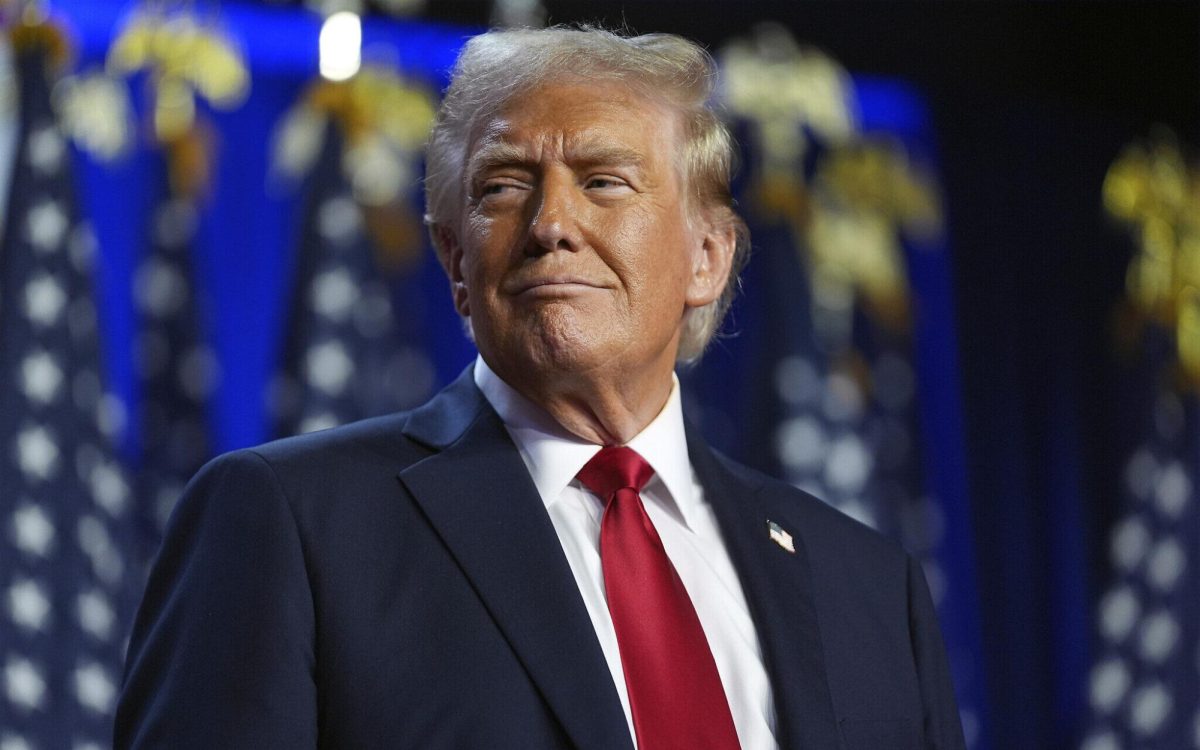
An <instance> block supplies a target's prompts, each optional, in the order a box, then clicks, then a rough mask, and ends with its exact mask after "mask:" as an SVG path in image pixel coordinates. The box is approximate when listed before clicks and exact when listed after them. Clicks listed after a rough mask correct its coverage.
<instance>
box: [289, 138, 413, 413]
mask: <svg viewBox="0 0 1200 750" xmlns="http://www.w3.org/2000/svg"><path fill="white" fill-rule="evenodd" d="M342 157H343V139H342V138H341V135H340V133H339V130H338V128H337V127H336V125H335V124H334V123H333V122H332V121H331V122H329V123H327V124H326V127H325V129H324V138H323V143H322V146H321V151H320V155H319V156H318V158H317V160H316V164H315V166H314V167H313V169H312V171H311V172H310V173H309V175H308V178H307V186H308V187H307V190H308V195H307V206H306V210H305V213H304V227H303V230H302V233H301V239H300V249H299V253H298V255H297V270H296V273H295V276H294V278H295V282H294V287H293V293H292V307H291V313H290V324H289V329H288V333H287V344H286V349H285V355H284V358H283V366H282V368H281V370H280V371H279V373H277V375H276V377H275V379H274V382H273V383H272V388H271V394H270V401H271V410H272V412H273V413H274V415H275V420H276V422H275V424H276V428H275V432H276V434H277V435H280V436H286V435H294V434H297V433H301V432H311V431H313V430H319V429H323V428H326V427H333V426H335V425H338V424H343V423H345V422H349V421H352V420H354V419H361V418H363V417H368V416H374V415H378V414H384V413H387V412H390V411H395V410H397V409H402V408H408V407H412V406H415V405H417V404H419V403H421V402H422V401H424V400H425V398H427V397H428V395H429V393H430V392H431V390H432V388H433V385H434V380H435V375H434V369H433V364H432V363H431V362H430V359H429V357H428V355H427V354H426V352H425V351H424V350H423V348H422V347H420V346H418V345H416V344H414V343H407V342H406V337H405V336H404V335H402V330H403V327H402V324H403V323H404V322H405V321H403V320H401V319H400V316H399V315H398V314H397V311H396V306H395V300H394V298H393V296H392V289H391V286H390V285H389V284H388V283H387V281H386V279H385V277H384V276H383V275H382V274H381V272H380V270H379V266H378V264H377V263H376V260H375V250H374V247H373V245H372V241H371V238H370V234H369V233H368V232H367V230H366V219H365V214H364V211H363V208H362V207H361V206H360V205H359V204H358V203H357V202H356V200H355V198H354V195H353V193H352V190H351V187H350V185H349V182H348V180H347V179H346V177H345V174H344V170H343V166H342V165H343V161H342ZM409 322H411V321H409ZM410 338H413V339H415V337H410Z"/></svg>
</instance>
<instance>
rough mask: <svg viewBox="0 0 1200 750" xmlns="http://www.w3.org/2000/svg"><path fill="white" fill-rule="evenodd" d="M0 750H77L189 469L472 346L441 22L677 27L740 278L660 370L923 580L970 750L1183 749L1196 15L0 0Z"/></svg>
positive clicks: (1198, 91) (1077, 9)
mask: <svg viewBox="0 0 1200 750" xmlns="http://www.w3.org/2000/svg"><path fill="white" fill-rule="evenodd" d="M0 9H2V10H0V13H2V17H3V22H4V34H3V37H4V41H3V47H2V49H3V53H2V55H0V59H2V62H0V203H2V204H3V205H4V206H5V210H4V212H3V214H2V216H0V220H2V222H3V234H2V237H3V239H2V244H0V750H23V749H25V748H80V749H82V748H96V747H105V746H107V745H108V744H109V739H108V726H109V723H110V721H111V714H112V710H113V707H114V704H115V700H116V695H117V691H118V686H119V683H120V674H121V659H122V655H123V652H124V648H125V644H126V639H127V631H128V628H129V626H130V622H131V619H132V613H133V609H134V607H135V606H136V603H137V601H138V598H139V596H140V590H141V586H142V584H143V580H144V575H145V571H146V568H147V566H148V565H149V563H150V561H151V560H152V558H153V555H154V551H155V549H156V547H157V543H158V539H159V535H160V533H161V528H162V524H163V523H164V522H165V519H166V518H167V516H168V515H169V513H170V511H171V508H172V506H173V504H174V501H175V499H176V498H177V497H178V494H179V492H180V490H181V488H182V486H183V484H184V483H185V482H186V481H187V479H188V477H190V476H191V474H192V473H193V472H194V471H195V470H196V469H197V468H198V467H199V466H200V465H201V464H202V463H203V462H204V461H205V460H206V459H208V458H210V457H212V456H213V455H215V454H216V453H218V452H222V451H225V450H229V449H233V448H237V447H242V446H247V445H251V444H254V443H258V442H261V441H264V440H267V439H271V438H273V437H277V436H283V435H289V434H294V433H297V432H303V431H308V430H312V429H320V428H322V427H327V426H331V425H334V424H338V423H342V422H346V421H349V420H352V419H356V418H359V417H363V416H367V415H370V414H376V413H381V412H386V411H391V410H395V409H400V408H406V407H409V406H412V405H415V404H418V403H420V402H422V401H423V400H424V399H426V398H427V397H428V396H429V395H430V394H432V393H433V392H434V391H435V390H436V389H437V388H439V387H440V386H441V385H443V384H445V383H446V382H448V381H449V380H451V379H452V378H454V377H455V376H456V375H457V374H458V372H460V371H461V369H462V368H463V367H465V366H466V365H467V364H468V363H469V362H470V361H471V358H472V357H473V349H472V347H471V345H470V344H469V343H468V342H467V341H466V340H465V339H464V338H463V336H462V334H461V330H460V326H459V322H458V320H457V318H456V316H455V314H454V311H453V308H452V306H451V305H450V300H449V295H448V294H447V291H448V288H447V285H446V282H445V281H444V279H443V277H442V275H441V271H440V269H439V268H438V267H437V264H436V261H435V259H434V258H433V255H432V252H431V250H430V248H429V246H428V244H427V241H426V238H425V235H424V231H423V228H422V224H421V213H422V201H421V195H420V182H419V181H420V176H421V170H422V162H421V153H420V150H421V145H422V143H423V140H424V138H425V135H426V133H427V131H428V128H429V125H430V122H431V118H432V117H433V113H434V111H435V109H436V106H437V101H438V96H439V93H440V91H441V90H442V88H443V87H444V85H445V83H446V81H447V71H448V69H449V67H450V65H451V64H452V62H453V60H454V57H455V54H456V51H457V49H458V48H459V46H460V45H461V44H462V42H463V41H464V39H466V38H467V37H468V36H470V35H471V34H473V33H477V32H478V31H480V30H482V29H484V28H486V27H487V26H489V25H533V26H537V25H542V24H545V23H574V22H596V23H601V24H604V25H608V26H618V27H623V28H627V29H629V30H631V31H636V32H639V33H645V32H658V31H661V32H672V33H678V34H683V35H685V36H689V37H691V38H693V39H696V40H698V41H700V42H702V43H704V44H705V45H706V46H707V47H708V48H709V49H710V51H711V52H712V53H713V55H714V56H715V57H716V59H717V61H718V64H719V67H720V71H721V75H720V82H719V87H718V96H717V99H718V102H719V104H720V106H721V107H722V111H723V112H724V115H725V116H726V117H727V119H728V122H729V124H730V127H731V128H732V129H733V130H734V132H735V133H736V134H737V136H738V139H739V142H740V144H741V150H742V164H741V168H740V170H739V173H738V176H737V179H736V193H737V196H738V201H739V206H740V209H741V210H742V212H743V214H744V215H745V216H746V218H747V220H748V221H749V223H750V225H751V228H752V231H753V235H754V253H753V256H752V259H751V263H750V266H749V267H748V269H747V270H746V272H745V274H744V276H743V282H742V293H741V296H740V299H739V300H738V302H737V303H736V305H735V307H734V310H733V313H732V315H731V318H730V320H729V321H728V323H727V325H726V327H725V335H724V336H723V337H722V338H721V339H719V340H718V341H717V342H716V343H715V345H714V346H713V347H712V349H711V350H710V352H709V353H708V354H707V355H706V357H705V358H704V360H703V361H702V362H701V363H700V364H699V365H697V366H694V367H691V368H688V369H686V370H683V371H682V372H681V378H682V379H683V381H684V383H685V393H686V403H687V407H686V408H687V409H688V412H689V414H690V415H691V418H692V419H693V420H695V421H696V422H698V423H699V425H700V426H701V428H702V429H703V430H704V431H705V432H706V433H707V434H708V435H709V437H710V439H711V440H712V441H713V442H714V444H716V445H717V446H719V447H720V448H721V449H723V450H724V451H726V452H727V453H729V454H731V455H733V456H734V457H736V458H738V459H740V460H742V461H744V462H747V463H749V464H752V465H754V466H757V467H759V468H761V469H763V470H765V471H768V472H770V473H772V474H775V475H777V476H780V477H782V478H784V479H786V480H788V481H791V482H793V483H795V484H797V485H798V486H801V487H804V488H806V489H810V490H811V491H813V492H814V493H816V494H817V495H819V496H820V497H822V498H824V499H826V500H827V501H828V502H830V503H831V504H833V505H835V506H836V507H838V508H840V509H841V510H843V511H844V512H846V513H848V514H850V515H853V516H854V517H856V518H859V519H860V520H862V521H864V522H866V523H869V524H871V525H873V526H875V527H876V528H878V529H880V530H881V531H883V532H884V533H886V534H889V535H891V536H893V537H894V538H896V539H898V540H899V541H900V542H902V543H903V544H904V545H905V546H906V547H907V548H908V549H909V550H910V551H911V552H913V553H914V554H916V555H918V556H919V557H920V558H921V559H922V561H923V562H924V564H925V569H926V574H927V577H928V579H929V581H930V585H931V588H932V589H933V593H934V596H935V599H936V601H937V603H938V608H939V613H940V615H941V619H942V625H943V630H944V633H945V636H946V641H947V646H948V649H949V653H950V656H951V661H952V667H953V670H954V677H955V682H956V687H957V691H958V698H959V705H960V707H961V710H962V717H963V724H964V728H965V730H966V734H967V738H968V744H969V746H970V747H971V748H975V749H976V750H981V749H984V748H993V749H995V750H1004V749H1007V748H1014V749H1023V748H1081V750H1115V749H1117V748H1161V749H1163V750H1166V749H1168V748H1169V749H1170V750H1182V749H1183V748H1200V497H1198V495H1200V491H1198V490H1197V485H1198V484H1200V413H1198V406H1200V404H1198V399H1197V393H1198V392H1200V390H1198V389H1200V162H1198V161H1197V152H1196V150H1195V149H1196V148H1197V147H1198V146H1200V5H1198V4H1196V3H1193V2H1179V3H1153V2H1128V3H1113V2H1108V3H1104V2H1048V1H1047V2H1037V3H992V2H984V3H975V2H971V3H951V2H886V3H885V2H858V1H856V0H844V1H842V2H819V1H815V0H809V1H806V2H795V1H794V0H793V1H789V2H783V1H780V2H768V1H767V0H741V1H740V2H729V1H727V0H726V1H721V0H656V1H651V0H624V1H623V2H622V1H618V0H612V1H611V2H609V1H603V0H592V1H591V2H569V1H565V0H564V1H562V2H553V1H551V0H542V1H541V2H539V1H538V0H479V1H477V2H476V1H474V0H464V1H461V2H457V1H454V2H452V1H450V0H441V1H439V0H370V1H365V0H312V1H311V2H298V1H297V2H286V1H283V0H281V1H279V2H268V1H267V0H262V1H261V2H255V1H253V0H224V1H223V2H217V1H216V0H209V1H207V2H201V1H200V0H195V1H193V2H177V1H174V0H159V1H158V2H149V1H147V2H131V1H130V0H40V1H38V2H17V1H16V0H5V2H2V3H0Z"/></svg>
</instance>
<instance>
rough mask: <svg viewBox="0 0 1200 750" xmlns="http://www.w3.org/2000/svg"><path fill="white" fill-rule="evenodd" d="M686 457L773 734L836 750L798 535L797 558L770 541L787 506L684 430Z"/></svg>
mask: <svg viewBox="0 0 1200 750" xmlns="http://www.w3.org/2000/svg"><path fill="white" fill-rule="evenodd" d="M688 454H689V457H690V458H691V462H692V466H693V468H694V469H695V471H696V474H697V476H698V477H699V479H700V482H701V484H702V485H703V487H704V492H705V498H706V499H707V500H708V502H709V503H710V505H711V506H712V509H713V512H714V514H715V515H716V517H717V521H718V523H720V525H721V531H722V533H723V535H724V539H725V543H726V545H727V547H728V549H729V556H730V558H731V559H732V560H733V564H734V567H735V568H736V569H737V571H738V574H739V577H740V579H741V582H742V587H743V588H744V589H745V593H746V600H747V603H748V604H749V606H750V613H751V616H752V617H753V618H754V622H755V625H756V626H757V628H758V635H759V639H760V641H761V644H762V650H763V660H764V662H765V663H766V667H767V673H768V674H769V675H770V678H771V686H772V689H773V691H774V694H775V707H776V715H777V719H776V735H777V738H778V740H779V744H780V747H782V748H785V750H827V749H828V748H834V747H838V746H839V744H840V743H839V739H838V728H837V721H836V719H835V718H834V712H833V702H832V699H831V697H830V693H829V684H828V681H827V679H826V674H825V657H824V651H823V647H822V645H821V632H820V627H819V624H818V622H817V612H816V608H815V602H814V599H813V585H812V571H811V569H810V567H809V563H808V557H807V553H806V550H805V548H804V545H803V542H802V539H801V535H800V534H798V533H796V532H797V531H798V530H797V529H796V528H794V527H792V528H790V529H789V530H790V531H791V533H792V540H793V543H794V546H795V549H796V551H795V553H794V554H793V553H790V552H788V551H786V550H784V549H783V547H781V546H779V545H778V544H776V543H774V542H772V541H771V539H770V537H769V535H768V526H767V524H768V522H769V521H775V522H776V523H779V524H781V525H782V526H784V528H785V529H788V527H789V523H788V522H787V521H786V518H787V515H785V512H786V509H785V508H783V507H773V503H771V501H770V500H768V499H766V498H765V494H766V493H761V492H759V489H760V488H761V482H759V483H757V484H754V483H750V482H747V481H745V480H743V479H741V478H739V477H737V476H735V475H734V474H733V473H732V472H731V471H730V470H729V469H728V468H727V467H726V466H725V465H724V464H722V463H721V462H720V460H719V459H717V457H716V456H715V455H714V454H713V453H712V451H711V450H710V449H709V447H708V446H707V444H706V443H705V442H704V440H703V439H702V438H701V437H700V436H699V435H698V434H697V433H696V431H695V429H694V428H692V427H691V425H689V426H688Z"/></svg>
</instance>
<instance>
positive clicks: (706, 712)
mask: <svg viewBox="0 0 1200 750" xmlns="http://www.w3.org/2000/svg"><path fill="white" fill-rule="evenodd" d="M653 475H654V470H653V469H651V468H650V464H648V463H646V460H645V459H644V458H642V457H641V456H640V455H638V454H637V452H636V451H634V450H632V449H630V448H626V447H624V446H608V447H605V448H603V449H601V450H600V452H599V453H597V454H596V455H595V456H594V457H593V458H592V460H591V461H588V463H587V465H586V466H584V467H583V469H582V470H581V471H580V472H579V480H580V481H581V482H583V484H584V486H586V487H587V488H588V489H590V490H591V491H592V492H595V493H596V494H597V495H599V496H600V498H601V499H602V500H603V501H604V503H605V508H604V519H603V521H601V523H600V564H601V567H602V568H603V570H604V589H605V593H606V594H607V597H608V611H609V612H610V613H612V619H613V627H614V628H615V629H616V632H617V645H618V646H619V648H620V651H621V666H622V667H623V669H624V671H625V686H626V688H627V689H628V690H629V708H630V710H631V711H632V713H633V729H634V733H635V734H636V735H637V743H638V748H639V750H668V749H669V748H680V749H683V748H686V749H687V750H731V749H736V748H737V747H738V739H737V732H736V731H735V730H734V726H733V716H732V715H731V714H730V713H729V703H728V702H727V701H726V699H725V690H724V688H722V687H721V677H720V675H719V674H718V673H717V664H716V662H715V661H713V656H712V651H710V650H709V648H708V640H707V639H706V638H705V637H704V630H703V629H702V628H701V627H700V620H699V618H697V617H696V610H695V608H694V607H693V606H692V600H691V599H690V598H688V594H687V590H686V589H684V587H683V582H682V581H681V580H679V574H678V573H676V572H675V567H674V566H673V565H671V560H670V559H669V558H668V557H667V553H666V551H665V550H664V549H663V545H662V540H661V539H660V538H659V536H658V532H657V531H655V529H654V524H653V523H651V522H650V517H649V516H647V515H646V509H645V507H644V506H643V505H642V498H641V497H640V496H639V495H638V493H639V492H641V490H642V488H643V487H645V486H646V483H647V482H649V481H650V477H652V476H653Z"/></svg>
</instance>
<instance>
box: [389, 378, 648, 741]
mask: <svg viewBox="0 0 1200 750" xmlns="http://www.w3.org/2000/svg"><path fill="white" fill-rule="evenodd" d="M405 432H406V433H407V434H409V435H410V437H413V438H414V439H416V440H418V441H421V442H424V443H425V444H427V445H429V446H430V447H432V448H434V449H440V450H438V452H435V453H434V454H433V455H431V456H430V457H429V458H427V459H425V460H423V461H420V462H418V463H416V464H413V465H412V466H409V467H408V468H406V469H404V470H403V471H402V472H401V473H400V479H401V481H402V482H403V483H404V486H405V487H407V488H408V490H409V492H411V493H412V495H413V497H414V498H415V499H416V501H417V503H418V504H419V505H420V506H421V508H422V510H423V511H424V512H425V514H426V516H427V517H428V518H429V521H430V523H431V524H432V525H433V527H434V528H435V529H436V530H437V532H438V534H439V535H440V536H441V538H442V540H443V542H445V544H446V546H447V548H449V550H450V552H451V554H452V555H453V556H454V558H455V559H456V560H457V562H458V564H459V566H460V567H461V568H462V570H463V573H464V574H465V575H466V576H467V578H468V579H469V580H470V581H471V584H472V585H473V587H474V588H475V590H476V592H477V593H478V594H479V598H480V599H481V600H482V601H483V603H484V605H485V606H486V607H487V609H488V611H489V612H490V613H491V616H492V618H493V619H494V620H495V622H496V624H497V625H498V626H499V628H500V630H501V632H502V633H503V634H504V636H505V638H507V640H508V642H509V644H510V645H511V646H512V648H513V651H514V652H516V654H517V657H518V658H519V659H520V660H521V662H522V664H524V666H525V668H526V670H527V671H528V673H529V675H530V677H531V678H532V679H533V681H534V683H535V684H536V685H537V686H538V688H539V690H540V691H541V693H542V695H543V697H544V698H545V700H546V702H547V704H549V706H550V708H551V709H552V710H553V711H554V713H555V714H556V715H557V716H558V718H559V720H560V722H561V723H562V725H563V727H564V728H565V729H566V731H567V734H568V735H569V736H570V737H571V739H572V740H573V741H574V743H575V745H577V746H578V747H580V748H621V747H623V748H629V750H632V743H631V742H630V738H629V729H628V724H627V723H626V721H625V715H624V712H623V711H622V709H621V704H620V699H619V698H618V696H617V692H616V689H615V688H614V686H613V683H612V676H611V673H610V672H609V670H608V666H607V663H606V662H605V660H604V654H603V652H602V651H601V649H600V644H599V642H598V641H597V640H596V634H595V630H594V629H593V627H592V622H591V619H590V618H589V617H588V614H587V610H586V608H585V607H584V604H583V600H582V598H581V597H580V594H579V588H578V586H577V585H576V583H575V579H574V577H573V575H572V573H571V569H570V566H569V565H568V563H567V559H566V557H565V555H564V554H563V552H562V546H561V544H560V543H559V541H558V535H557V533H556V532H555V530H554V526H553V524H552V523H551V522H550V517H549V516H548V515H547V514H546V509H545V506H544V505H543V504H542V501H541V498H540V497H539V496H538V492H537V489H536V488H535V487H534V485H533V481H532V480H531V479H530V477H529V473H528V471H527V470H526V468H525V464H524V463H523V462H522V461H521V457H520V455H519V454H518V452H517V450H516V447H515V446H514V445H513V444H512V441H511V438H510V437H509V435H508V433H507V431H506V430H505V429H504V425H503V423H502V422H501V421H500V418H499V417H498V416H497V415H496V413H495V412H494V411H493V410H492V408H491V406H490V405H488V404H487V402H486V400H485V399H484V398H483V396H482V394H480V393H479V391H478V389H477V388H476V387H475V384H474V382H473V381H472V380H471V374H470V370H469V369H468V371H467V372H466V373H465V374H464V375H463V376H461V377H460V378H459V379H458V380H457V381H456V382H455V383H454V384H453V385H451V386H450V388H448V389H447V390H446V391H444V392H443V393H442V394H441V395H439V396H438V398H436V399H434V401H432V402H430V403H429V404H428V405H427V406H425V407H423V408H422V409H421V410H419V411H417V412H415V413H414V414H413V417H412V418H411V419H410V421H409V423H408V425H407V426H406V428H405Z"/></svg>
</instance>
